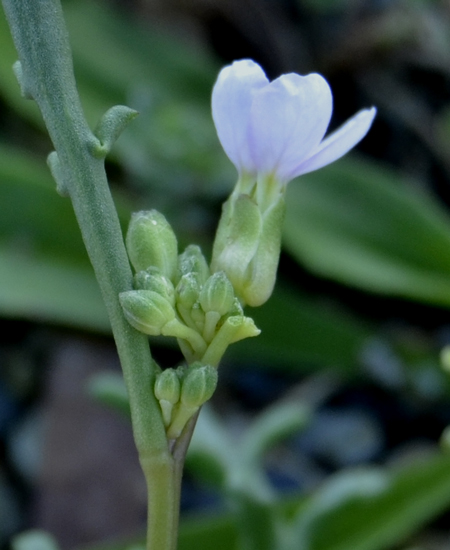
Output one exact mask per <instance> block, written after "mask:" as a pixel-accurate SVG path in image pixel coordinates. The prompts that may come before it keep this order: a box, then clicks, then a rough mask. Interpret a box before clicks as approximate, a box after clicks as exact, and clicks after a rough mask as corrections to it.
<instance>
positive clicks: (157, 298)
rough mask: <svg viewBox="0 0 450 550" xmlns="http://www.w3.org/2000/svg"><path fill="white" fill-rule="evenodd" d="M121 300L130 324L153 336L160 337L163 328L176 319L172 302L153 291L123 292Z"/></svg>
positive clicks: (120, 295) (120, 296)
mask: <svg viewBox="0 0 450 550" xmlns="http://www.w3.org/2000/svg"><path fill="white" fill-rule="evenodd" d="M119 300H120V304H121V306H122V308H123V312H124V314H125V317H126V318H127V320H128V322H129V323H130V324H131V325H132V326H133V327H134V328H135V329H137V330H140V331H141V332H144V333H145V334H149V335H151V336H159V335H160V334H161V330H162V329H163V327H164V326H165V325H166V324H167V323H168V322H169V321H172V320H173V319H174V318H175V310H174V308H173V306H172V305H171V304H170V302H169V301H168V300H166V299H165V298H163V297H162V296H161V295H160V294H158V293H157V292H154V291H153V290H129V291H127V292H122V293H121V294H119Z"/></svg>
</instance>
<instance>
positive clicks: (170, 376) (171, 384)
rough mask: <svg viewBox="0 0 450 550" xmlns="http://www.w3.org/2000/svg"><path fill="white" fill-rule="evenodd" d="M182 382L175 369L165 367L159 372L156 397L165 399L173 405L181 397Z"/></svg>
mask: <svg viewBox="0 0 450 550" xmlns="http://www.w3.org/2000/svg"><path fill="white" fill-rule="evenodd" d="M180 391H181V382H180V377H179V376H178V374H177V372H176V371H175V369H165V370H163V371H162V372H160V373H159V374H158V376H157V377H156V382H155V397H156V399H158V400H161V399H164V400H165V401H169V403H172V405H175V403H178V401H179V399H180Z"/></svg>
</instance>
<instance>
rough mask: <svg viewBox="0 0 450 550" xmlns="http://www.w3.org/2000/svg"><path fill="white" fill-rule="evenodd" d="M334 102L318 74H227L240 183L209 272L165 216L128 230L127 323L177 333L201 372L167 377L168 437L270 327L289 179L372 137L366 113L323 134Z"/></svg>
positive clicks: (226, 121)
mask: <svg viewBox="0 0 450 550" xmlns="http://www.w3.org/2000/svg"><path fill="white" fill-rule="evenodd" d="M332 107H333V101H332V94H331V90H330V87H329V85H328V83H327V82H326V80H325V79H324V78H323V77H322V76H320V75H318V74H310V75H307V76H300V75H297V74H286V75H282V76H281V77H279V78H277V79H275V80H274V81H272V82H269V80H268V79H267V77H266V75H265V74H264V71H263V70H262V69H261V67H260V66H259V65H257V64H256V63H255V62H253V61H251V60H249V59H245V60H241V61H237V62H235V63H233V64H232V65H229V66H228V67H225V68H224V69H223V70H222V71H221V72H220V74H219V76H218V78H217V81H216V84H215V86H214V90H213V94H212V114H213V119H214V123H215V125H216V129H217V134H218V136H219V140H220V142H221V144H222V146H223V148H224V150H225V152H226V154H227V155H228V157H229V158H230V160H231V162H232V163H233V164H234V165H235V167H236V169H237V172H238V180H237V183H236V186H235V188H234V190H233V192H232V193H231V195H230V198H229V199H228V201H227V202H226V203H225V204H224V208H223V212H222V217H221V220H220V223H219V227H218V230H217V234H216V239H215V242H214V246H213V254H212V260H211V265H208V263H207V261H206V259H205V257H204V256H203V254H202V252H201V250H200V248H199V247H198V246H193V245H191V246H188V247H187V248H186V250H185V251H184V252H183V253H182V254H180V255H178V245H177V239H176V237H175V234H174V232H173V230H172V228H171V227H170V225H169V223H168V222H167V220H166V219H165V218H164V216H163V215H162V214H160V213H159V212H156V211H150V212H139V213H137V214H134V215H133V217H132V220H131V223H130V227H129V230H128V234H127V248H128V254H129V257H130V261H131V263H132V264H133V267H134V269H135V271H136V274H135V277H134V290H130V291H128V292H123V293H122V294H121V295H120V301H121V304H122V308H123V311H124V313H125V316H126V317H127V319H128V321H129V322H130V323H131V325H133V326H134V327H135V328H136V329H138V330H140V331H142V332H144V333H146V334H149V335H153V336H159V335H163V336H173V337H175V338H177V340H178V343H179V346H180V349H181V351H182V353H183V355H184V357H185V359H186V361H187V363H188V365H190V366H189V367H188V368H187V370H186V369H185V368H184V369H183V368H179V369H176V370H173V369H168V370H165V371H164V372H162V373H160V374H159V375H158V378H157V382H156V386H155V395H156V397H157V399H158V400H159V402H160V405H161V411H162V415H163V420H164V423H165V425H166V430H167V434H168V437H169V438H170V439H176V438H177V437H179V435H180V434H181V432H182V430H183V428H184V426H185V425H186V422H187V421H188V420H189V418H191V417H192V416H193V415H194V414H195V413H196V411H197V410H198V408H199V407H200V406H201V405H202V404H203V403H204V402H205V401H206V400H207V399H209V398H210V396H211V395H212V392H213V391H214V389H215V386H216V383H217V371H216V367H217V365H218V363H219V361H220V359H221V357H222V356H223V354H224V352H225V350H226V349H227V347H228V346H229V345H230V344H232V343H233V342H237V341H238V340H242V339H243V338H248V337H250V336H256V335H258V334H259V332H260V331H259V330H258V329H257V328H256V326H255V324H254V323H253V320H252V319H251V318H249V317H246V316H245V315H244V313H243V309H242V308H243V306H244V305H246V304H248V305H250V306H260V305H262V304H263V303H264V302H265V301H266V300H268V298H269V297H270V295H271V293H272V290H273V287H274V284H275V278H276V271H277V266H278V259H279V255H280V246H281V232H282V224H283V217H284V211H285V192H286V187H287V184H288V183H289V181H291V180H292V179H294V178H296V177H297V176H300V175H302V174H306V173H308V172H311V171H313V170H317V169H318V168H321V167H322V166H326V165H327V164H330V163H331V162H333V161H335V160H337V159H338V158H340V157H342V156H343V155H344V154H345V153H347V152H348V151H349V150H350V149H352V147H354V146H355V145H356V144H357V143H358V142H359V141H360V140H361V139H362V138H363V137H364V136H365V135H366V133H367V132H368V130H369V128H370V126H371V124H372V121H373V119H374V117H375V113H376V110H375V108H371V109H363V110H361V111H360V112H359V113H357V114H356V115H355V116H353V117H352V118H351V119H350V120H348V121H347V122H346V123H345V124H344V125H343V126H341V127H340V128H339V129H338V130H336V131H335V132H333V133H332V134H330V135H329V136H327V137H326V138H324V136H325V133H326V130H327V127H328V124H329V121H330V118H331V114H332Z"/></svg>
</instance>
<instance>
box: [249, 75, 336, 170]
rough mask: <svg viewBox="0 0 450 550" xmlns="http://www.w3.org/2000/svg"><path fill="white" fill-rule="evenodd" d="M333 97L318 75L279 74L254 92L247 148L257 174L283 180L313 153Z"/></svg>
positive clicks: (325, 126)
mask: <svg viewBox="0 0 450 550" xmlns="http://www.w3.org/2000/svg"><path fill="white" fill-rule="evenodd" d="M332 103H333V98H332V95H331V90H330V87H329V86H328V83H327V81H326V80H325V79H324V78H323V77H322V76H320V75H318V74H314V73H313V74H309V75H307V76H300V75H297V74H293V73H291V74H286V75H283V76H281V77H279V78H277V79H276V80H274V81H273V82H271V83H270V84H269V85H268V86H265V87H263V88H261V89H259V90H258V91H256V92H255V93H254V96H253V104H252V108H251V121H250V129H249V140H250V149H251V151H252V152H253V162H254V165H255V166H256V167H257V169H258V172H260V173H261V172H262V173H271V172H275V174H276V176H277V178H279V179H280V180H281V181H287V179H290V178H289V176H290V174H291V173H292V171H293V170H294V169H295V168H296V167H297V166H298V165H299V164H300V162H301V161H302V160H303V159H304V158H307V157H308V155H309V154H310V152H311V151H314V150H315V149H316V148H317V146H318V145H319V143H320V140H321V139H322V138H323V136H324V134H325V132H326V129H327V127H328V123H329V121H330V118H331V112H332Z"/></svg>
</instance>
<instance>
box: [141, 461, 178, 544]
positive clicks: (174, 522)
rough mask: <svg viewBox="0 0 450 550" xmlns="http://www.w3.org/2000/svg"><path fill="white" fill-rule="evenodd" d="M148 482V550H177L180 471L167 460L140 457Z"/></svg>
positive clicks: (174, 463) (175, 463)
mask: <svg viewBox="0 0 450 550" xmlns="http://www.w3.org/2000/svg"><path fill="white" fill-rule="evenodd" d="M141 466H142V469H143V470H144V474H145V478H146V480H147V491H148V521H147V549H148V550H159V549H162V550H176V548H177V538H178V537H177V533H178V518H179V508H180V491H181V474H182V469H183V466H182V465H181V468H180V467H179V465H178V464H177V462H176V461H175V460H174V459H173V458H171V459H170V460H167V457H166V456H164V455H163V456H161V457H157V456H154V455H152V456H150V457H149V458H148V459H145V458H142V457H141Z"/></svg>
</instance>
